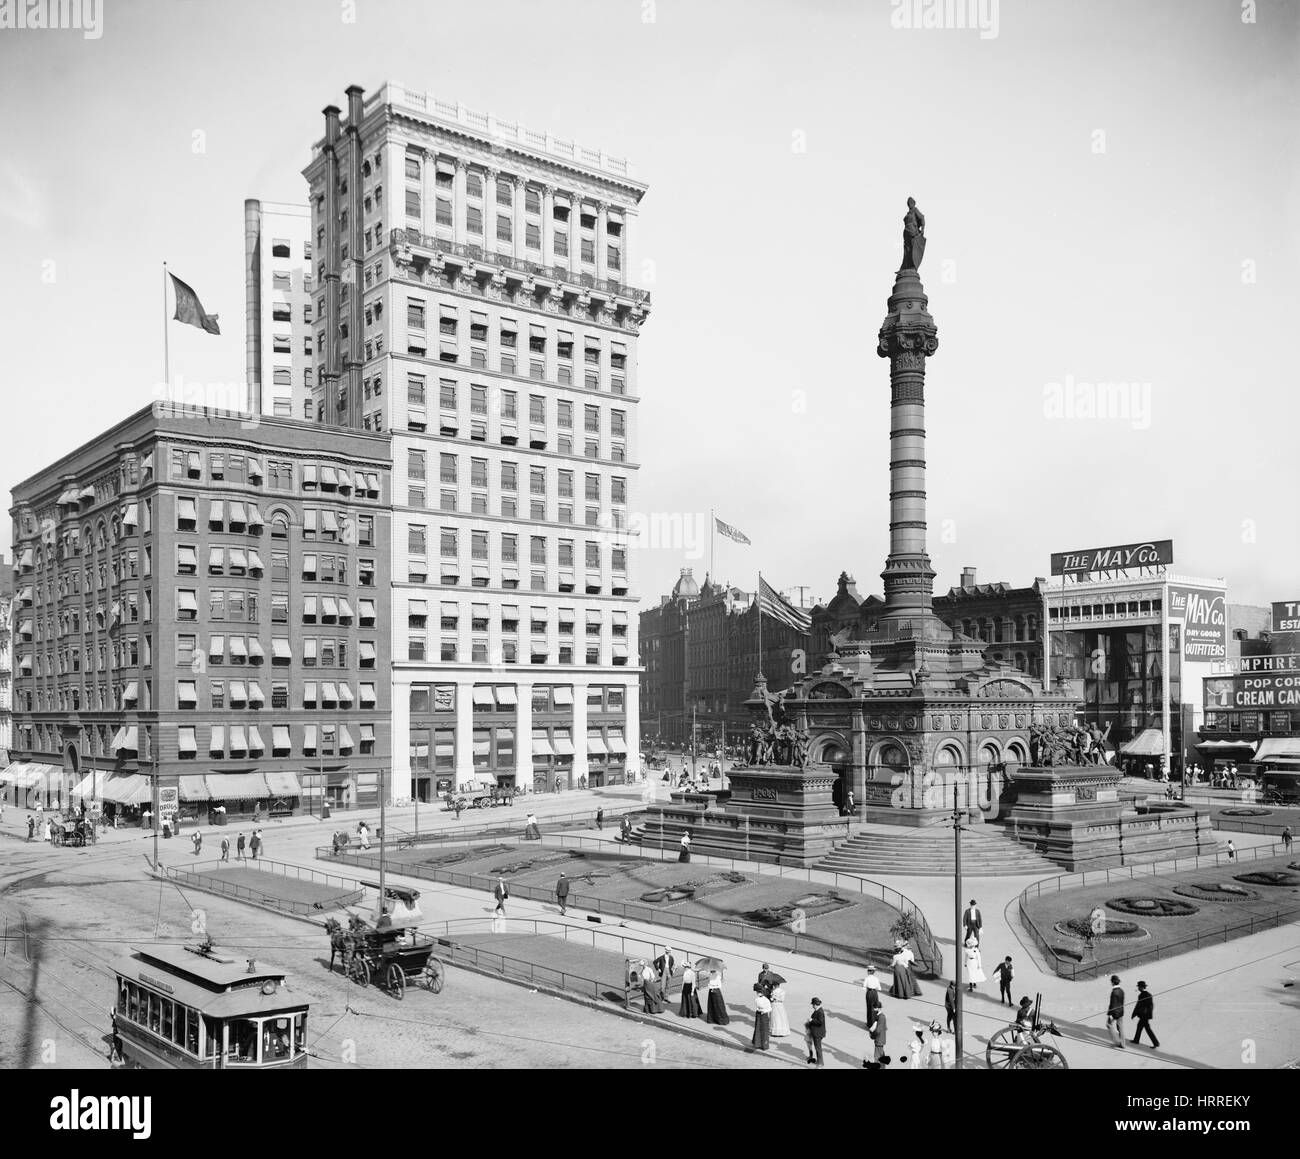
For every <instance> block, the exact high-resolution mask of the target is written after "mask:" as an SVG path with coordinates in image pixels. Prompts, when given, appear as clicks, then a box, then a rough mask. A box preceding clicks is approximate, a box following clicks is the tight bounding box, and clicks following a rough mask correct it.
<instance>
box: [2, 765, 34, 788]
mask: <svg viewBox="0 0 1300 1159" xmlns="http://www.w3.org/2000/svg"><path fill="white" fill-rule="evenodd" d="M29 768H31V765H30V764H28V763H27V761H14V763H13V764H12V765H10V766H9V767H8V768H7V769H5V771H4V772H3V773H0V785H17V786H18V787H19V788H20V789H21V788H22V785H23V781H22V779H23V777H24V775H25V774H26V773H27V770H28V769H29Z"/></svg>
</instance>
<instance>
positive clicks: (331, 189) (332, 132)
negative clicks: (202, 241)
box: [320, 105, 339, 427]
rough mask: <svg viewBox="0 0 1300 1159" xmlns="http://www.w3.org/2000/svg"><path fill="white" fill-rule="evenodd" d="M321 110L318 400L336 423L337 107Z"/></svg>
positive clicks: (327, 421) (330, 421) (329, 423)
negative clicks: (321, 358) (321, 364)
mask: <svg viewBox="0 0 1300 1159" xmlns="http://www.w3.org/2000/svg"><path fill="white" fill-rule="evenodd" d="M324 113H325V252H324V253H322V254H321V255H320V260H321V261H322V262H323V263H324V266H325V284H324V286H323V287H322V288H323V289H324V291H325V376H324V379H325V380H324V382H323V383H322V386H323V387H324V389H323V390H322V391H321V401H322V402H323V403H324V405H325V415H324V418H323V419H322V421H323V422H324V424H325V425H326V426H331V427H332V426H336V425H337V424H338V397H339V156H338V142H339V108H338V106H337V105H326V106H325V109H324Z"/></svg>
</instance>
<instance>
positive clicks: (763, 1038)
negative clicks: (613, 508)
mask: <svg viewBox="0 0 1300 1159" xmlns="http://www.w3.org/2000/svg"><path fill="white" fill-rule="evenodd" d="M771 1031H772V999H770V998H769V997H768V996H767V995H766V994H765V993H764V992H763V987H762V986H760V985H759V984H758V983H757V982H755V983H754V1036H753V1037H752V1038H751V1039H750V1042H751V1043H752V1044H753V1047H754V1049H755V1050H767V1049H768V1046H769V1036H770V1035H771Z"/></svg>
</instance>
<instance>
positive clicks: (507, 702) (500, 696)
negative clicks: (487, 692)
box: [496, 684, 517, 708]
mask: <svg viewBox="0 0 1300 1159" xmlns="http://www.w3.org/2000/svg"><path fill="white" fill-rule="evenodd" d="M496 694H497V704H499V705H500V706H501V707H502V708H514V706H515V704H516V703H517V701H516V700H515V686H514V685H513V684H498V685H497V686H496Z"/></svg>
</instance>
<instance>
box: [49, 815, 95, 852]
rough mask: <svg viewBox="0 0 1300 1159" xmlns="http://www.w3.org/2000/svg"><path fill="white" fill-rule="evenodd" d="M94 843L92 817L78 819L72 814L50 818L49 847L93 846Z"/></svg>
mask: <svg viewBox="0 0 1300 1159" xmlns="http://www.w3.org/2000/svg"><path fill="white" fill-rule="evenodd" d="M94 843H95V822H94V819H93V818H92V817H89V816H86V817H80V816H77V815H74V814H72V813H69V814H67V815H66V816H64V817H58V816H56V817H51V818H50V844H51V845H93V844H94Z"/></svg>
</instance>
